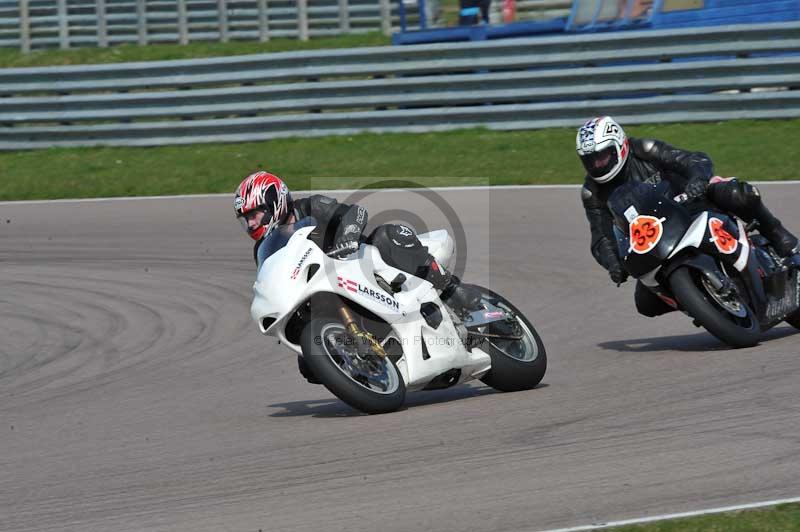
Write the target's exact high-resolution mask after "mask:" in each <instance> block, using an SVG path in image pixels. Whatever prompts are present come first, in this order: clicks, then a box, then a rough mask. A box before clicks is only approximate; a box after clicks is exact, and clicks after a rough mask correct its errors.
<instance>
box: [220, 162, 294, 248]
mask: <svg viewBox="0 0 800 532" xmlns="http://www.w3.org/2000/svg"><path fill="white" fill-rule="evenodd" d="M291 205H292V195H291V194H289V188H288V187H287V186H286V183H284V182H283V181H282V180H281V178H279V177H278V176H275V175H272V174H270V173H268V172H256V173H254V174H250V175H249V176H247V177H245V178H244V181H242V183H241V184H240V185H239V188H237V189H236V196H235V197H234V199H233V210H234V211H235V212H236V217H237V218H238V219H239V221H240V222H241V223H242V227H244V230H245V231H247V234H248V235H250V238H252V239H253V240H261V239H262V238H264V237H265V236H267V235H268V234H269V232H270V231H272V229H273V228H274V227H276V226H277V225H278V224H280V223H281V222H283V221H284V220H285V219H286V217H287V215H288V214H289V209H290V208H291Z"/></svg>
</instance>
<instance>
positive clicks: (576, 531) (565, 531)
mask: <svg viewBox="0 0 800 532" xmlns="http://www.w3.org/2000/svg"><path fill="white" fill-rule="evenodd" d="M794 502H800V497H794V498H792V499H777V500H773V501H764V502H753V503H749V504H738V505H736V506H723V507H720V508H709V509H707V510H695V511H693V512H682V513H679V514H664V515H654V516H651V517H640V518H637V519H625V520H623V521H609V522H608V523H595V524H592V525H582V526H574V527H570V528H554V529H551V530H542V531H541V532H583V531H585V530H601V529H603V528H612V527H618V526H626V525H641V524H645V523H652V522H655V521H666V520H669V519H680V518H683V517H697V516H700V515H710V514H719V513H724V512H735V511H737V510H752V509H755V508H764V507H766V506H777V505H779V504H789V503H794Z"/></svg>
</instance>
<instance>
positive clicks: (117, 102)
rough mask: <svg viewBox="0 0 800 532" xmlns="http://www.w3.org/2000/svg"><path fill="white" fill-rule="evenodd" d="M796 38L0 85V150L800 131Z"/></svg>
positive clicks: (588, 41) (7, 72) (146, 70)
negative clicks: (445, 135) (370, 135)
mask: <svg viewBox="0 0 800 532" xmlns="http://www.w3.org/2000/svg"><path fill="white" fill-rule="evenodd" d="M798 87H800V23H780V24H767V25H757V26H753V25H748V26H728V27H726V26H721V27H715V28H709V29H708V30H707V31H704V32H702V33H698V31H697V29H692V30H662V31H652V30H651V31H642V32H625V33H610V34H591V35H580V36H570V37H549V38H531V39H510V40H506V41H485V42H480V43H457V44H436V45H425V46H411V47H381V48H362V49H347V50H326V51H315V52H302V53H301V52H290V53H280V54H261V55H251V56H236V57H225V58H212V59H203V60H190V61H163V62H153V63H137V64H133V63H128V64H114V65H93V66H82V67H48V68H24V69H3V70H0V149H6V150H8V149H25V148H43V147H49V146H91V145H136V146H148V145H164V144H186V143H203V142H239V141H246V140H259V139H270V138H278V137H288V136H318V135H333V134H350V133H354V132H359V131H430V130H448V129H456V128H464V127H479V126H484V127H488V128H493V129H526V128H542V127H551V126H574V125H577V124H579V123H580V122H581V121H582V120H585V119H586V118H587V117H589V116H592V115H595V114H599V113H611V114H614V115H617V116H618V117H619V118H620V119H621V120H624V121H625V122H627V123H643V122H667V121H697V120H726V119H732V118H748V117H749V118H785V117H797V116H800V91H797V90H794V89H797V88H798Z"/></svg>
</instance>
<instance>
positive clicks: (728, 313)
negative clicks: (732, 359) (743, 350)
mask: <svg viewBox="0 0 800 532" xmlns="http://www.w3.org/2000/svg"><path fill="white" fill-rule="evenodd" d="M669 285H670V288H672V293H673V295H674V296H675V299H677V300H678V303H680V305H681V306H682V307H683V308H684V309H685V310H686V312H688V313H689V315H690V316H691V317H693V318H694V319H696V320H697V321H698V323H700V325H702V326H703V328H705V329H706V330H707V331H708V332H710V333H711V334H712V335H714V336H716V337H717V338H718V339H720V340H722V341H723V342H725V343H726V344H728V345H730V346H731V347H736V348H740V347H753V346H754V345H756V344H758V341H759V339H760V337H761V327H760V326H759V323H758V318H756V315H755V313H754V312H753V310H752V309H751V308H750V307H749V305H747V303H745V302H744V301H741V300H739V299H736V298H731V297H730V296H722V295H721V294H718V293H717V292H716V291H715V290H714V288H713V286H711V284H710V283H709V282H708V281H705V280H704V279H703V277H702V274H700V273H699V272H697V271H695V270H693V269H691V268H688V267H686V266H683V267H680V268H678V269H677V270H675V271H674V272H673V273H672V275H670V277H669Z"/></svg>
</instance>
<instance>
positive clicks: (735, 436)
mask: <svg viewBox="0 0 800 532" xmlns="http://www.w3.org/2000/svg"><path fill="white" fill-rule="evenodd" d="M762 190H763V194H764V196H765V198H766V199H767V201H768V203H769V205H770V206H771V207H772V208H773V210H775V211H776V212H777V213H778V214H779V215H781V216H782V217H783V218H784V220H785V222H787V225H789V226H790V227H793V228H794V229H795V230H798V231H800V209H798V208H797V205H800V185H797V184H790V185H769V186H764V187H763V188H762ZM441 197H442V198H443V199H444V200H446V203H447V204H448V205H450V206H451V207H452V208H453V209H454V211H455V212H457V213H458V214H459V218H460V224H462V225H461V227H463V230H464V234H465V236H466V240H465V241H463V242H462V244H461V246H460V249H459V252H460V253H461V254H462V255H461V256H466V260H467V263H468V268H467V270H466V272H465V274H464V275H465V277H466V279H467V280H471V281H475V282H481V283H487V284H489V285H490V286H491V287H492V288H494V289H495V290H496V291H498V292H500V293H503V294H507V295H508V296H509V298H510V299H511V300H512V301H513V302H514V303H515V304H516V305H517V306H519V307H520V308H521V309H522V310H523V311H525V312H526V313H527V315H528V316H529V317H530V318H531V320H532V321H533V323H534V324H535V325H536V327H537V329H538V330H539V332H540V333H541V336H542V338H543V339H544V342H545V344H546V346H547V349H548V355H549V359H550V365H549V368H548V372H547V375H546V376H545V378H544V381H543V384H542V385H541V386H540V387H538V388H537V389H535V390H532V391H529V392H520V393H514V394H502V393H495V392H494V391H492V390H491V389H489V388H487V387H485V386H483V385H482V384H481V383H480V382H478V383H476V384H475V385H471V386H460V387H456V388H451V389H449V390H443V391H438V392H418V393H414V394H410V396H409V399H408V407H407V408H406V409H404V410H402V411H400V412H397V413H394V414H389V415H383V416H364V415H359V414H358V413H356V412H355V411H353V410H351V409H350V408H349V407H347V406H346V405H344V404H343V403H341V402H339V401H338V400H337V399H335V398H334V397H333V396H332V395H331V394H329V393H328V392H327V390H325V389H324V388H323V387H321V386H313V385H310V384H307V383H306V382H305V381H304V380H303V379H302V378H301V377H300V376H299V374H298V373H297V370H296V365H295V357H294V355H293V354H291V353H290V352H289V351H288V350H285V349H284V348H283V347H281V346H278V345H276V343H275V341H274V339H272V338H267V337H263V336H261V335H260V334H259V332H258V330H257V328H256V326H255V325H254V324H253V323H251V321H250V317H249V300H250V295H251V286H252V282H253V279H254V265H253V262H252V256H251V245H250V241H249V239H248V238H247V237H246V236H245V235H244V234H243V232H242V231H241V228H240V227H239V225H238V224H237V223H236V222H235V220H234V219H233V215H232V207H231V198H228V197H225V198H221V197H212V198H192V199H153V200H139V201H128V200H123V201H103V202H75V203H50V204H18V205H10V204H0V286H2V291H1V292H0V479H2V481H0V530H3V531H4V532H12V531H14V532H21V531H48V530H59V531H65V530H66V531H81V532H87V531H103V532H112V531H113V532H122V531H156V530H157V531H191V532H202V531H210V532H211V531H213V532H220V531H236V532H238V531H241V532H257V531H259V530H262V531H264V532H266V531H284V530H286V531H313V532H319V531H340V530H341V531H345V530H347V531H366V530H369V531H374V530H379V531H382V532H391V531H397V532H401V531H409V530H424V531H430V532H439V531H471V530H487V531H535V530H544V529H549V528H557V527H567V526H576V525H584V524H589V523H593V522H600V521H607V520H617V519H627V518H633V517H639V516H646V515H654V514H663V513H672V512H681V511H689V510H697V509H702V508H710V507H717V506H725V505H732V504H739V503H749V502H758V501H764V500H771V499H780V498H787V497H794V496H798V495H800V456H799V455H800V422H799V421H798V415H797V413H798V411H800V410H799V409H800V393H798V391H799V390H800V386H798V380H800V343H799V341H800V335H798V334H795V331H794V329H792V328H790V327H789V326H787V325H781V326H779V327H777V328H776V329H774V330H772V331H770V332H769V333H768V335H767V339H766V340H765V341H764V342H763V344H762V345H760V346H759V347H756V348H753V349H745V350H728V349H724V348H722V347H721V345H720V344H719V343H718V342H717V341H716V340H715V339H714V338H712V337H711V336H710V335H708V334H707V333H705V332H704V331H702V330H700V329H696V328H694V327H693V326H692V325H691V323H690V321H689V320H688V319H687V318H686V317H685V316H683V315H681V314H677V313H675V314H671V315H669V316H665V317H662V318H659V319H647V318H643V317H639V316H638V315H637V314H636V311H635V309H634V308H633V302H632V295H633V284H632V283H627V284H626V285H623V287H621V288H616V287H615V286H614V285H612V284H611V283H610V281H609V280H608V279H607V276H606V274H605V273H604V272H603V271H602V270H601V269H600V267H599V266H597V265H596V264H595V263H594V260H593V259H592V258H591V256H590V254H589V249H588V239H589V237H588V228H587V224H586V221H585V218H584V215H583V211H582V209H581V207H580V201H579V193H578V191H577V190H576V189H531V188H529V189H524V190H520V189H501V190H493V191H491V192H488V191H483V190H481V191H475V190H466V191H465V190H459V191H451V192H446V193H442V194H441ZM363 204H364V205H366V206H367V207H368V208H369V209H370V214H371V219H372V220H375V221H376V222H386V221H390V220H396V219H400V218H403V219H406V220H408V221H410V222H411V223H413V224H414V225H415V226H416V227H417V228H418V229H424V227H422V225H423V224H422V220H425V224H426V225H427V227H428V228H436V227H438V226H441V225H443V226H448V225H447V224H450V225H449V227H451V228H453V227H455V228H456V229H457V227H456V226H459V223H457V222H455V221H453V220H452V216H451V215H450V216H449V221H448V212H449V211H448V209H447V208H446V207H442V206H441V205H437V204H436V202H431V201H430V200H429V198H427V197H421V196H418V195H415V194H412V193H404V192H381V193H376V194H373V195H370V196H369V197H367V198H365V199H364V200H363ZM406 210H407V211H409V213H405V214H404V212H403V211H406ZM414 213H416V214H414Z"/></svg>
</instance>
